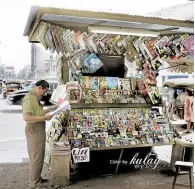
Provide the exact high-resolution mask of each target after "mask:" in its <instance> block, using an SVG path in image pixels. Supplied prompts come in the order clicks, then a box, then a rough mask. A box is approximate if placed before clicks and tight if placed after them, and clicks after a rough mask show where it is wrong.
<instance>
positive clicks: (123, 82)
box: [118, 78, 131, 91]
mask: <svg viewBox="0 0 195 189" xmlns="http://www.w3.org/2000/svg"><path fill="white" fill-rule="evenodd" d="M118 89H119V90H124V91H130V90H131V86H130V79H127V78H119V86H118Z"/></svg>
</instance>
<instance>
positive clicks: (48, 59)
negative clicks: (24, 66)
mask: <svg viewBox="0 0 195 189" xmlns="http://www.w3.org/2000/svg"><path fill="white" fill-rule="evenodd" d="M30 77H31V79H35V80H37V79H40V78H56V54H55V53H54V54H53V53H51V52H50V51H49V50H45V49H44V47H43V46H42V45H41V44H31V73H30Z"/></svg>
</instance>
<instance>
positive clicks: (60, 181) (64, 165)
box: [51, 150, 71, 186]
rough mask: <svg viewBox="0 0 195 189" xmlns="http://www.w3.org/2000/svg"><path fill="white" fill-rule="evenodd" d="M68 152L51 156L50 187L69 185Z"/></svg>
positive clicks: (54, 153) (55, 153)
mask: <svg viewBox="0 0 195 189" xmlns="http://www.w3.org/2000/svg"><path fill="white" fill-rule="evenodd" d="M70 155H71V153H70V150H67V151H63V152H62V151H61V152H55V151H53V153H52V154H51V185H52V186H56V185H58V186H64V185H69V171H70V166H69V165H70Z"/></svg>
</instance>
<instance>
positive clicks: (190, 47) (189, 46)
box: [181, 35, 194, 56]
mask: <svg viewBox="0 0 195 189" xmlns="http://www.w3.org/2000/svg"><path fill="white" fill-rule="evenodd" d="M181 43H182V44H183V46H184V47H185V50H187V51H188V52H189V53H190V55H191V56H194V36H193V35H191V36H189V37H188V38H187V39H184V40H183V41H182V42H181Z"/></svg>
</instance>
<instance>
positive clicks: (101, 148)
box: [90, 142, 174, 151]
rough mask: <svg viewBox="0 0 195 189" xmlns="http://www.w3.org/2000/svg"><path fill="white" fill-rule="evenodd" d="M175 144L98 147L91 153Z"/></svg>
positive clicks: (92, 149) (171, 143)
mask: <svg viewBox="0 0 195 189" xmlns="http://www.w3.org/2000/svg"><path fill="white" fill-rule="evenodd" d="M173 144H174V142H169V143H156V144H137V145H127V146H111V147H98V148H94V147H93V148H90V150H91V151H99V150H116V149H125V148H144V147H153V146H164V145H173Z"/></svg>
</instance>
